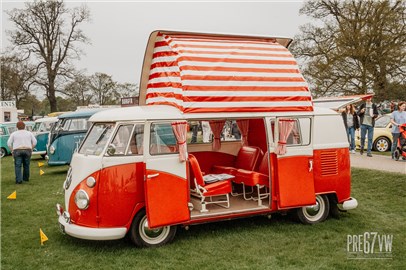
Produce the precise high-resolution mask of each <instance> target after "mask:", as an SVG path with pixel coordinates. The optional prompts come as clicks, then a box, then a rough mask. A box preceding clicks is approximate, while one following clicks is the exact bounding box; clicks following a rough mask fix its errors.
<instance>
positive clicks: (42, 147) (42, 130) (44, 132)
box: [32, 117, 58, 158]
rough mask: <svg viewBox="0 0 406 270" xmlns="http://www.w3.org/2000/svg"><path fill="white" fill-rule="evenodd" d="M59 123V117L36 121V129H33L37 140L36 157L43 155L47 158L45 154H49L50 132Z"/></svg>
mask: <svg viewBox="0 0 406 270" xmlns="http://www.w3.org/2000/svg"><path fill="white" fill-rule="evenodd" d="M57 121H58V118H57V117H45V118H40V119H37V120H35V124H34V127H33V128H32V132H33V133H34V136H35V138H36V139H37V145H36V146H35V148H34V152H33V154H34V155H35V154H37V155H41V156H42V157H43V158H45V154H46V153H47V144H48V137H49V131H50V130H51V128H52V126H53V125H54V124H55V123H56V122H57Z"/></svg>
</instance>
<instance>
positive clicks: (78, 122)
mask: <svg viewBox="0 0 406 270" xmlns="http://www.w3.org/2000/svg"><path fill="white" fill-rule="evenodd" d="M86 123H87V119H84V118H77V119H72V120H71V124H70V126H69V128H68V129H66V130H69V131H76V130H87V128H88V126H87V124H86Z"/></svg>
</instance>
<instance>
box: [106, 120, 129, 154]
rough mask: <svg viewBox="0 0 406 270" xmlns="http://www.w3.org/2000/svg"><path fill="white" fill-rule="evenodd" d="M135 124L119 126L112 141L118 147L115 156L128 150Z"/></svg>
mask: <svg viewBox="0 0 406 270" xmlns="http://www.w3.org/2000/svg"><path fill="white" fill-rule="evenodd" d="M133 126H134V125H121V126H120V127H119V128H118V130H117V133H116V135H115V136H114V138H113V141H112V142H111V143H112V144H113V145H114V147H115V149H116V151H115V153H114V155H115V156H117V155H118V156H121V155H124V153H125V152H126V149H127V145H128V141H129V140H130V134H131V131H132V129H133Z"/></svg>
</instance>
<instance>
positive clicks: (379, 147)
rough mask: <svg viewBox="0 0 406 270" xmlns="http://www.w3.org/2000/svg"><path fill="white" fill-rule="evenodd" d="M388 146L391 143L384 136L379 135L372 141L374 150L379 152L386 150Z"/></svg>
mask: <svg viewBox="0 0 406 270" xmlns="http://www.w3.org/2000/svg"><path fill="white" fill-rule="evenodd" d="M390 146H391V143H390V141H389V139H388V138H386V137H379V138H378V139H376V141H375V142H374V148H375V150H376V151H379V152H386V151H388V150H389V147H390Z"/></svg>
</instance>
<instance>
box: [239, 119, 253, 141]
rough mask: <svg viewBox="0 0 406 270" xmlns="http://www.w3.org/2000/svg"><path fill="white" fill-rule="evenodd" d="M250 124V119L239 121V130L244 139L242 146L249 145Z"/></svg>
mask: <svg viewBox="0 0 406 270" xmlns="http://www.w3.org/2000/svg"><path fill="white" fill-rule="evenodd" d="M249 124H250V122H249V121H248V119H245V120H237V125H238V128H239V129H240V132H241V137H242V145H248V128H249Z"/></svg>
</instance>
